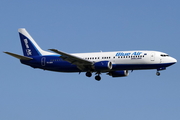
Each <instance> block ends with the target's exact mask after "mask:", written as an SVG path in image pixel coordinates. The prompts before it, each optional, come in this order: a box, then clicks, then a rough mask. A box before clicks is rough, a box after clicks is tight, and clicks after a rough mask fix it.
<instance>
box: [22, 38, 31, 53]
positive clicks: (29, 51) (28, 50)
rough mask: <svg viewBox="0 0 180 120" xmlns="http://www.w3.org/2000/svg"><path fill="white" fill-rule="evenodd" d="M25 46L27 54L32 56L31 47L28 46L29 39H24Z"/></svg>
mask: <svg viewBox="0 0 180 120" xmlns="http://www.w3.org/2000/svg"><path fill="white" fill-rule="evenodd" d="M24 44H25V46H26V53H27V55H28V56H29V55H32V52H31V49H29V45H28V40H27V39H24Z"/></svg>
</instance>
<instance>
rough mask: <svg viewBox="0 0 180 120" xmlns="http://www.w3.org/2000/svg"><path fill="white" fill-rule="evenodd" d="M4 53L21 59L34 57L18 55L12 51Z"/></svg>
mask: <svg viewBox="0 0 180 120" xmlns="http://www.w3.org/2000/svg"><path fill="white" fill-rule="evenodd" d="M4 53H6V54H8V55H11V56H13V57H15V58H18V59H20V60H32V59H33V58H31V57H26V56H22V55H18V54H14V53H11V52H4Z"/></svg>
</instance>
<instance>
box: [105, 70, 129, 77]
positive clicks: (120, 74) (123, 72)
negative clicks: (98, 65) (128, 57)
mask: <svg viewBox="0 0 180 120" xmlns="http://www.w3.org/2000/svg"><path fill="white" fill-rule="evenodd" d="M108 74H109V75H110V76H112V77H125V76H128V75H129V73H128V70H119V71H112V72H109V73H108Z"/></svg>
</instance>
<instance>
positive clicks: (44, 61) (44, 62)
mask: <svg viewBox="0 0 180 120" xmlns="http://www.w3.org/2000/svg"><path fill="white" fill-rule="evenodd" d="M41 65H42V66H46V58H45V57H42V58H41Z"/></svg>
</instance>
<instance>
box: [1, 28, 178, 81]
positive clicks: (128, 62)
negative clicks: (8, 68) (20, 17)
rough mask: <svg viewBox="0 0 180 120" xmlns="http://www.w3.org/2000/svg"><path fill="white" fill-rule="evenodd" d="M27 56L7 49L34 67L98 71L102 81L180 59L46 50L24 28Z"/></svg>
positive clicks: (157, 54)
mask: <svg viewBox="0 0 180 120" xmlns="http://www.w3.org/2000/svg"><path fill="white" fill-rule="evenodd" d="M18 32H19V36H20V41H21V45H22V50H23V53H24V56H22V55H18V54H14V53H11V52H4V53H6V54H9V55H11V56H13V57H15V58H18V59H20V61H21V63H22V64H25V65H29V66H31V67H33V68H40V69H43V70H49V71H56V72H79V73H81V72H85V73H86V76H87V77H91V76H92V73H95V79H96V80H97V81H100V80H101V77H100V74H101V73H107V75H110V76H112V77H124V76H128V73H129V72H128V71H129V70H145V69H156V70H157V72H156V75H158V76H159V75H160V72H159V71H160V70H165V69H166V67H169V66H170V65H173V64H175V63H176V62H177V60H176V59H175V58H173V57H170V56H169V55H168V54H166V53H163V52H158V51H141V50H136V51H115V52H93V53H76V54H69V53H65V52H62V51H59V50H56V49H49V50H50V51H52V52H48V51H44V50H42V49H41V48H40V47H39V46H38V44H37V43H36V42H35V41H34V39H33V38H32V37H31V36H30V34H29V33H28V32H27V31H26V30H25V29H24V28H21V29H19V30H18Z"/></svg>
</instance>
